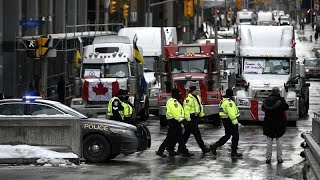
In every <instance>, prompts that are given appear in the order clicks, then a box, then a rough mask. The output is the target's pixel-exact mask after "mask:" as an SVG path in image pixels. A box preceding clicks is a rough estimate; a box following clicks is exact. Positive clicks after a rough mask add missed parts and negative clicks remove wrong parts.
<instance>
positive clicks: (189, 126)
mask: <svg viewBox="0 0 320 180" xmlns="http://www.w3.org/2000/svg"><path fill="white" fill-rule="evenodd" d="M196 90H197V87H196V86H191V87H190V92H189V94H188V96H187V98H186V99H185V100H184V102H183V107H184V113H185V118H186V123H185V131H184V133H183V136H182V138H183V142H184V143H181V144H179V148H178V151H179V152H183V151H184V150H185V147H183V146H185V144H186V143H187V142H188V139H189V137H190V134H191V133H192V134H193V135H194V137H195V139H196V141H197V143H198V145H199V147H200V148H201V150H202V152H203V153H207V152H210V149H209V148H207V147H206V146H205V144H204V142H203V140H202V138H201V133H200V130H199V127H198V121H199V119H200V118H202V117H204V111H203V106H202V104H201V98H200V96H198V95H197V91H196Z"/></svg>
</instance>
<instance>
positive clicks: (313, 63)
mask: <svg viewBox="0 0 320 180" xmlns="http://www.w3.org/2000/svg"><path fill="white" fill-rule="evenodd" d="M304 65H305V66H308V67H320V60H319V59H315V60H306V61H305V62H304Z"/></svg>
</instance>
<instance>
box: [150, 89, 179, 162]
mask: <svg viewBox="0 0 320 180" xmlns="http://www.w3.org/2000/svg"><path fill="white" fill-rule="evenodd" d="M179 99H180V91H179V89H176V88H173V89H172V98H170V99H169V100H168V101H167V104H166V110H167V113H166V118H167V121H168V125H169V128H168V132H167V137H166V138H165V140H164V141H163V142H162V144H161V145H160V147H159V149H158V151H156V154H157V155H158V156H161V157H167V156H166V155H165V154H163V152H164V150H165V149H166V150H167V151H168V152H169V156H175V155H176V152H175V151H174V146H175V145H176V143H177V142H178V141H179V140H180V138H181V135H182V127H181V122H182V121H184V110H183V106H182V105H181V104H180V102H179Z"/></svg>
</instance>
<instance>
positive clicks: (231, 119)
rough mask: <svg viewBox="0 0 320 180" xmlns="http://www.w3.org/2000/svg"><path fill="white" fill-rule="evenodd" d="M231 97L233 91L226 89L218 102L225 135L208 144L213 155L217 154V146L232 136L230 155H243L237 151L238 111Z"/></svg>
mask: <svg viewBox="0 0 320 180" xmlns="http://www.w3.org/2000/svg"><path fill="white" fill-rule="evenodd" d="M232 97H233V91H232V90H231V89H227V91H226V95H225V97H223V98H222V100H221V101H220V104H219V107H220V112H219V116H220V118H221V119H222V122H223V126H224V128H225V135H224V136H223V137H221V138H220V139H219V140H218V141H217V142H215V143H214V144H212V145H211V146H210V148H211V149H212V153H213V155H217V148H218V147H220V146H222V145H224V144H225V143H226V142H227V141H228V140H229V139H230V137H231V136H232V139H231V157H242V156H243V155H242V154H241V153H238V152H237V150H238V143H239V129H238V126H239V123H238V119H237V118H238V117H239V116H240V112H239V109H238V107H237V106H236V104H235V102H234V101H233V100H232Z"/></svg>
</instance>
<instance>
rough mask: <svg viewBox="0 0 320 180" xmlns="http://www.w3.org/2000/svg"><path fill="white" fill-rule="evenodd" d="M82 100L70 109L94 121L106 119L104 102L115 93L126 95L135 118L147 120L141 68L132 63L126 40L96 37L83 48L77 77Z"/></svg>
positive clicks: (130, 45) (72, 104)
mask: <svg viewBox="0 0 320 180" xmlns="http://www.w3.org/2000/svg"><path fill="white" fill-rule="evenodd" d="M79 77H80V79H81V84H82V86H81V87H82V98H75V99H73V100H72V102H71V107H72V108H74V109H76V110H78V111H80V112H82V113H83V114H87V113H89V112H91V113H92V114H93V115H94V116H95V117H97V116H99V115H104V116H103V117H105V115H106V107H107V104H108V101H109V100H110V99H111V98H112V97H113V96H115V95H117V93H118V90H119V89H124V90H128V91H129V92H130V95H131V97H130V101H131V103H132V104H133V105H134V108H135V112H136V114H134V116H135V117H137V116H138V115H140V118H142V119H144V120H145V119H147V118H148V116H149V110H148V95H147V94H145V93H144V92H143V91H141V88H140V87H141V86H142V79H143V78H144V73H143V66H142V65H141V64H140V63H137V62H136V61H135V60H134V55H133V45H132V44H131V42H130V40H129V39H128V38H127V37H121V36H111V37H99V38H98V39H95V40H94V41H93V44H91V45H88V46H86V47H85V48H84V55H83V60H82V63H81V70H80V75H79Z"/></svg>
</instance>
